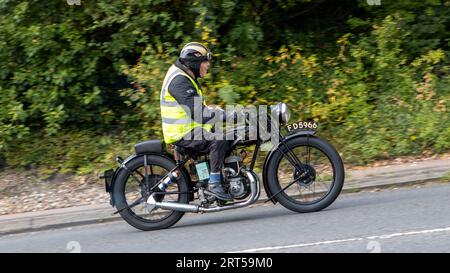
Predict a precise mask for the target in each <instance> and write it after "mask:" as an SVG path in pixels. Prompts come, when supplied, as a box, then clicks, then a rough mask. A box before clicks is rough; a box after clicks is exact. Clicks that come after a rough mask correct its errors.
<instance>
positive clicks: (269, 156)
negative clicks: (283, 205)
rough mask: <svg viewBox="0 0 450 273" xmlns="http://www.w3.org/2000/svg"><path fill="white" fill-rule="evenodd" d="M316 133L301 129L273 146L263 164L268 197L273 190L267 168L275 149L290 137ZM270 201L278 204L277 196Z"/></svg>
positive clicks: (264, 183) (264, 182)
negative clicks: (268, 180)
mask: <svg viewBox="0 0 450 273" xmlns="http://www.w3.org/2000/svg"><path fill="white" fill-rule="evenodd" d="M315 133H316V131H312V130H307V131H299V132H295V133H293V134H290V135H287V136H286V137H284V138H283V139H282V140H280V142H279V143H278V145H277V146H274V147H273V148H272V150H270V152H269V154H268V155H267V157H266V159H265V160H264V165H263V186H264V190H265V191H266V195H267V197H268V198H269V197H271V196H272V195H273V193H272V192H271V190H270V188H269V185H268V182H267V168H268V166H269V162H270V160H272V157H273V154H274V153H275V151H276V150H278V149H279V148H280V145H281V144H282V142H288V141H289V140H290V139H292V138H296V137H304V136H312V137H313V136H314V134H315ZM270 201H272V203H274V204H276V203H277V202H278V200H277V198H276V197H273V198H271V199H270Z"/></svg>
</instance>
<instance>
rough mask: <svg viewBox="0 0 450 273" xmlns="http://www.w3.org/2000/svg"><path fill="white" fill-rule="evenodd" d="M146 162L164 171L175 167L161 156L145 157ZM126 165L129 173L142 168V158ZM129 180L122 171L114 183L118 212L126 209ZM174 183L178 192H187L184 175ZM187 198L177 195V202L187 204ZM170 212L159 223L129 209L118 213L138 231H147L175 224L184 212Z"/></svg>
mask: <svg viewBox="0 0 450 273" xmlns="http://www.w3.org/2000/svg"><path fill="white" fill-rule="evenodd" d="M147 160H148V164H152V165H156V166H160V167H162V168H164V169H166V170H171V169H173V168H174V167H175V162H174V161H173V160H170V159H169V158H166V157H163V156H157V155H147ZM126 165H127V168H128V169H129V170H131V171H134V170H137V169H139V168H140V167H142V166H144V156H139V157H136V158H134V159H132V160H131V161H130V162H128V163H127V164H126ZM129 178H130V175H129V174H128V172H127V171H125V170H123V169H122V170H121V171H120V172H119V173H118V175H117V178H116V181H115V183H114V187H113V193H114V200H115V203H116V207H117V209H118V210H120V209H122V208H124V207H126V206H127V204H128V203H127V200H126V196H125V186H126V183H127V181H130V179H129ZM136 183H137V182H136ZM174 183H176V184H177V186H178V189H179V191H181V192H187V191H188V184H187V179H186V177H184V175H182V176H180V177H179V179H178V180H177V181H176V182H174ZM188 197H189V195H188V194H179V195H178V202H180V203H184V204H187V203H189V198H188ZM128 201H130V200H128ZM128 205H129V204H128ZM170 212H171V213H170V214H169V216H167V217H165V218H163V219H162V220H161V221H158V220H146V219H143V218H141V217H139V216H138V215H136V214H135V213H134V212H133V211H132V210H131V209H126V210H123V211H122V212H120V216H122V218H123V219H124V220H125V221H126V222H127V223H128V224H130V225H131V226H133V227H135V228H137V229H140V230H144V231H149V230H156V229H164V228H168V227H170V226H172V225H174V224H175V223H177V222H178V221H179V220H180V219H181V217H183V215H184V212H180V211H170Z"/></svg>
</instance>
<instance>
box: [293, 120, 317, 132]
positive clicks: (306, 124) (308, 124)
mask: <svg viewBox="0 0 450 273" xmlns="http://www.w3.org/2000/svg"><path fill="white" fill-rule="evenodd" d="M318 126H319V125H318V124H317V122H315V121H297V122H294V123H291V124H288V125H286V128H287V130H288V132H294V131H298V130H314V131H315V130H316V129H317V127H318Z"/></svg>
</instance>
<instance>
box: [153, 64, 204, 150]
mask: <svg viewBox="0 0 450 273" xmlns="http://www.w3.org/2000/svg"><path fill="white" fill-rule="evenodd" d="M178 75H183V76H185V77H186V78H188V79H189V80H190V81H191V82H192V84H193V85H194V87H195V89H196V91H197V93H198V94H199V96H200V97H201V99H202V103H203V104H205V99H204V97H203V93H202V91H201V90H200V88H198V85H197V83H196V82H195V81H194V80H193V79H192V78H191V77H190V76H189V75H188V74H186V73H185V72H184V71H183V70H181V69H179V68H178V67H176V66H175V65H172V66H171V67H170V69H169V71H167V74H166V77H165V78H164V82H163V87H162V89H161V96H160V104H161V118H162V131H163V135H164V141H165V142H166V143H168V144H170V143H173V142H175V141H177V140H180V139H181V138H182V137H183V136H184V135H186V134H187V133H189V132H190V131H191V130H192V129H194V128H195V127H199V126H200V127H202V128H203V129H205V130H206V131H208V132H210V131H211V128H212V125H210V124H201V123H197V122H195V121H193V120H192V119H191V116H190V115H188V114H187V113H186V111H185V110H184V109H183V107H182V106H181V105H180V104H178V102H177V101H176V100H175V98H174V97H173V96H172V95H170V93H169V90H168V89H169V85H170V83H171V82H172V80H173V79H174V78H175V77H176V76H178Z"/></svg>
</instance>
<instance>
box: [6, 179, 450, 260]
mask: <svg viewBox="0 0 450 273" xmlns="http://www.w3.org/2000/svg"><path fill="white" fill-rule="evenodd" d="M449 212H450V184H433V185H431V186H420V187H411V188H400V189H385V190H382V191H378V192H361V193H352V194H345V195H341V196H340V197H339V198H338V199H337V200H336V202H335V203H334V204H332V205H331V206H330V207H329V208H327V209H325V210H323V211H321V212H316V213H309V214H297V213H294V212H291V211H289V210H287V209H285V208H283V207H282V206H281V205H279V204H278V205H276V206H274V205H272V204H265V205H255V206H254V207H250V208H244V209H238V210H233V211H224V212H220V213H215V214H203V215H194V214H187V215H186V216H185V217H184V218H183V219H182V220H181V221H180V222H178V223H177V224H176V225H175V226H174V227H172V228H170V229H167V230H159V231H151V232H142V231H138V230H135V229H134V228H132V227H131V226H128V224H126V223H125V222H123V221H120V222H113V223H106V224H96V225H87V226H78V227H72V228H63V229H56V230H46V231H40V232H32V233H23V234H14V235H6V236H2V237H0V252H72V251H74V252H76V251H81V252H107V253H109V252H236V251H238V252H239V251H242V252H363V253H364V252H450V213H449Z"/></svg>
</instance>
